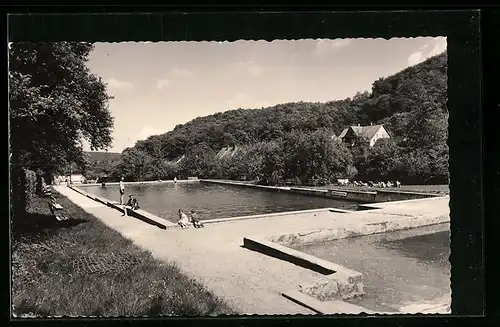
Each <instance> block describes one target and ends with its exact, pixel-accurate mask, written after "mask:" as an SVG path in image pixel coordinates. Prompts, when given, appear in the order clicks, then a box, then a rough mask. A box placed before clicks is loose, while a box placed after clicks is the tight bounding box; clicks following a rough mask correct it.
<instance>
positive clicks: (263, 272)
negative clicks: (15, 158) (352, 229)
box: [55, 186, 449, 314]
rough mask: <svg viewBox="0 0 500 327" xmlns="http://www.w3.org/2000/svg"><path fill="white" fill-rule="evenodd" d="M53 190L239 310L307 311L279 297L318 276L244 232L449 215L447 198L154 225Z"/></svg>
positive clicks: (277, 232) (263, 234)
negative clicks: (247, 242)
mask: <svg viewBox="0 0 500 327" xmlns="http://www.w3.org/2000/svg"><path fill="white" fill-rule="evenodd" d="M55 189H56V190H57V191H58V192H60V193H61V194H63V195H64V196H67V197H68V198H69V199H70V200H71V201H73V202H74V203H75V204H77V205H78V206H80V207H82V208H83V209H84V210H85V211H87V212H88V213H90V214H92V215H94V216H95V217H97V218H98V219H100V220H101V221H102V222H104V223H105V224H106V225H107V226H109V227H111V228H113V229H115V230H117V231H118V232H120V233H121V234H122V235H124V236H125V237H127V238H129V239H131V240H133V242H134V243H135V244H136V245H138V246H140V247H142V248H144V249H146V250H149V251H150V252H151V253H152V254H153V256H154V257H156V258H157V259H160V260H164V261H167V262H170V263H173V262H175V263H177V264H178V265H179V267H180V268H181V270H182V271H183V272H184V273H185V274H187V275H189V276H191V277H193V278H196V279H197V280H199V281H201V282H202V283H204V284H205V285H206V286H207V287H208V288H209V289H210V290H211V291H212V292H213V293H214V294H215V295H217V296H220V297H222V298H224V299H225V300H226V301H227V302H228V304H229V305H231V306H232V307H234V308H235V309H236V310H237V311H239V312H241V313H242V314H313V313H314V312H313V311H311V310H309V309H306V308H304V307H302V306H299V305H297V304H295V303H293V302H291V301H289V300H287V299H285V298H284V297H282V296H281V293H282V292H285V291H288V290H294V289H297V288H298V285H299V284H302V283H307V284H311V283H312V282H313V281H315V280H317V279H318V278H320V277H321V276H322V275H320V274H318V273H315V272H313V271H310V270H308V269H305V268H301V267H298V266H295V265H293V264H291V263H288V262H285V261H281V260H278V259H275V258H272V257H268V256H265V255H262V254H259V253H256V252H252V251H250V250H247V249H244V248H242V247H241V245H242V243H243V237H244V236H261V237H266V236H269V235H280V234H287V233H296V232H298V231H303V232H307V231H308V230H317V229H319V228H330V229H331V228H336V227H338V226H345V225H353V224H356V225H360V224H361V225H363V224H367V223H375V222H384V221H387V220H388V219H392V220H401V219H408V218H409V217H415V216H425V217H431V218H432V217H436V216H443V215H449V209H448V199H447V198H436V199H426V200H420V201H419V202H418V203H412V201H410V202H401V203H393V204H392V205H389V204H387V205H385V204H384V205H381V206H380V207H381V209H378V210H375V211H359V212H354V213H348V214H345V213H333V212H319V213H308V214H303V215H294V216H288V217H284V216H276V217H269V218H261V219H248V220H237V221H231V222H224V223H216V224H207V225H205V228H204V229H194V228H190V229H187V230H182V229H180V228H169V229H167V230H162V229H159V228H157V227H155V226H152V225H148V224H146V223H144V222H142V221H140V220H137V219H135V218H130V217H123V216H121V214H120V212H118V211H116V210H114V209H111V208H109V207H107V206H105V205H102V204H99V203H97V202H95V201H93V200H91V199H89V198H87V197H85V196H83V195H81V194H79V193H77V192H75V191H73V190H71V189H69V188H67V187H64V186H56V187H55Z"/></svg>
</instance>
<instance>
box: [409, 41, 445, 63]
mask: <svg viewBox="0 0 500 327" xmlns="http://www.w3.org/2000/svg"><path fill="white" fill-rule="evenodd" d="M446 47H447V43H446V39H441V40H438V42H436V44H434V46H433V47H432V48H431V49H430V50H428V51H424V50H427V49H429V48H430V44H429V43H427V44H424V45H423V46H421V47H420V48H419V49H418V51H415V52H413V53H411V54H410V55H409V56H408V66H414V65H416V64H419V63H421V62H422V61H425V60H426V59H429V58H430V57H433V56H436V55H438V54H440V53H443V52H444V51H446Z"/></svg>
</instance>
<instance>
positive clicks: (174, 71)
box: [170, 68, 195, 77]
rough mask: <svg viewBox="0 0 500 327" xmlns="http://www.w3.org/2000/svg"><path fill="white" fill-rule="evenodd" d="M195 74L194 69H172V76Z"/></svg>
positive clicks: (190, 75)
mask: <svg viewBox="0 0 500 327" xmlns="http://www.w3.org/2000/svg"><path fill="white" fill-rule="evenodd" d="M194 75H195V73H194V71H192V70H189V69H183V68H174V69H172V70H171V71H170V76H173V77H192V76H194Z"/></svg>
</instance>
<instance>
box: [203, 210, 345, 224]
mask: <svg viewBox="0 0 500 327" xmlns="http://www.w3.org/2000/svg"><path fill="white" fill-rule="evenodd" d="M326 211H328V212H336V213H350V212H354V211H350V210H344V209H336V208H322V209H309V210H299V211H284V212H275V213H265V214H260V215H250V216H237V217H229V218H214V219H207V220H203V221H202V222H203V223H204V224H217V223H224V222H229V221H235V220H245V219H259V218H269V217H276V216H294V215H303V214H306V213H315V212H326Z"/></svg>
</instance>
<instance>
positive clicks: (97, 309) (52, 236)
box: [12, 194, 235, 316]
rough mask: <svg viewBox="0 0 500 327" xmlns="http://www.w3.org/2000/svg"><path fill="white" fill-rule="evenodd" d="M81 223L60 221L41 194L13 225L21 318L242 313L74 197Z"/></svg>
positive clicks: (71, 207)
mask: <svg viewBox="0 0 500 327" xmlns="http://www.w3.org/2000/svg"><path fill="white" fill-rule="evenodd" d="M56 197H57V199H58V202H59V203H60V204H61V205H62V206H63V207H64V208H65V210H66V213H67V214H68V215H69V216H71V217H74V218H79V219H81V221H77V223H75V224H72V225H71V226H60V225H58V224H56V223H54V222H53V219H52V218H51V217H50V211H49V208H48V205H47V199H43V198H36V199H35V200H34V202H33V203H32V205H30V208H29V209H28V213H27V214H26V215H23V217H17V218H16V221H21V223H18V224H16V227H14V228H13V249H12V251H13V253H12V303H13V313H14V314H15V315H16V316H25V315H29V316H152V315H219V314H234V313H235V312H234V311H233V310H232V309H231V308H230V307H228V305H226V304H225V303H224V302H223V301H222V300H221V299H218V298H216V297H215V296H214V295H213V294H212V293H210V292H209V291H208V290H207V289H205V288H204V286H203V285H201V284H200V283H198V282H196V281H195V280H193V279H191V278H189V277H186V276H185V275H183V274H182V273H181V272H180V270H179V269H178V268H177V267H176V266H173V265H170V264H165V263H162V262H160V261H158V260H155V259H154V258H153V257H152V256H151V255H150V253H149V252H146V251H143V250H141V249H140V248H138V247H137V246H135V245H133V244H132V242H131V241H130V240H127V239H125V238H123V237H122V236H121V235H120V234H119V233H118V232H116V231H114V230H112V229H110V228H108V227H106V226H105V225H104V224H102V223H101V222H100V221H99V220H98V219H97V218H95V217H93V216H92V215H90V214H88V213H86V212H85V211H83V210H82V209H81V208H79V207H78V206H76V205H75V204H73V203H72V202H71V201H69V200H68V199H67V198H65V197H63V196H61V195H59V194H56Z"/></svg>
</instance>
